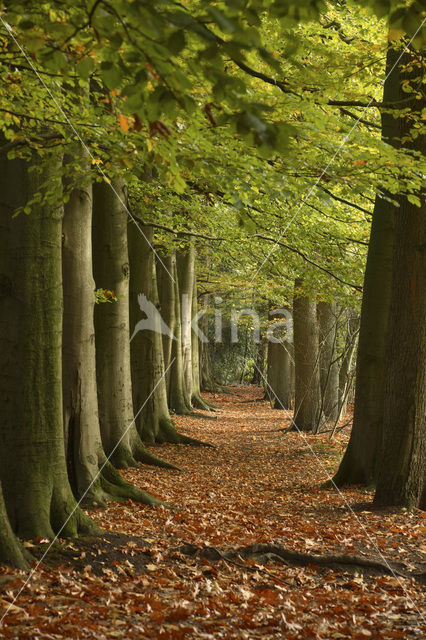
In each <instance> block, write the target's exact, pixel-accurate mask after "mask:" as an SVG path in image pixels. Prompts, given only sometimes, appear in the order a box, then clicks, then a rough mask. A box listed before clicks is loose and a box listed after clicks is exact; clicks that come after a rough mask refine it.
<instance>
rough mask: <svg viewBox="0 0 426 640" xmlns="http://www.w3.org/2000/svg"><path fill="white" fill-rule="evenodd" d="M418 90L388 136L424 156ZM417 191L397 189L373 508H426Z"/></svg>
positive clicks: (425, 312)
mask: <svg viewBox="0 0 426 640" xmlns="http://www.w3.org/2000/svg"><path fill="white" fill-rule="evenodd" d="M397 53H402V52H401V51H399V52H397ZM419 53H420V54H421V56H422V59H423V60H424V56H425V51H422V52H415V53H414V52H413V51H409V50H408V49H404V53H403V54H402V57H401V60H400V62H399V63H398V67H397V74H396V77H397V83H398V87H399V94H398V99H399V100H402V99H404V98H406V96H407V93H406V92H405V91H403V86H404V81H405V80H409V81H410V83H411V84H412V85H417V84H418V82H419V73H420V71H421V70H422V66H421V63H420V62H419ZM410 67H411V70H410ZM420 91H421V89H420ZM421 95H422V98H421V99H416V98H413V100H412V101H411V103H410V105H409V107H410V111H409V112H408V113H407V114H406V115H401V116H400V117H399V119H398V120H396V122H395V128H396V131H395V135H396V136H397V137H398V139H399V140H401V138H402V142H401V144H402V146H403V147H404V148H407V149H410V150H414V151H417V152H420V153H421V154H422V156H423V158H424V156H425V152H426V134H425V133H424V130H423V133H420V134H419V131H418V130H414V129H413V130H411V127H412V125H413V123H416V122H420V121H421V118H422V114H423V111H424V109H425V108H426V100H425V97H424V93H422V94H421ZM414 133H415V135H416V137H413V138H412V137H411V134H414ZM419 195H420V206H419V207H418V206H416V205H415V204H413V203H411V202H410V201H409V200H408V198H407V197H406V196H405V195H402V194H400V195H398V197H397V200H398V204H399V207H397V208H396V210H395V242H394V255H393V263H392V285H391V302H390V315H389V325H388V341H387V350H386V361H385V369H384V404H383V445H382V451H381V456H380V463H379V470H378V479H377V488H376V495H375V497H374V502H375V504H377V505H380V506H391V505H397V506H403V507H407V508H413V507H425V506H426V505H425V504H424V495H425V492H424V489H425V487H424V482H425V477H426V201H425V195H426V190H425V189H424V188H423V190H422V192H421V193H420V194H419Z"/></svg>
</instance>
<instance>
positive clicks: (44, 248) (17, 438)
mask: <svg viewBox="0 0 426 640" xmlns="http://www.w3.org/2000/svg"><path fill="white" fill-rule="evenodd" d="M36 162H37V167H36V166H35V164H36ZM33 164H34V166H33V167H32V169H33V170H32V171H31V172H30V171H29V164H28V163H27V162H26V161H23V160H7V159H6V158H5V157H4V156H3V157H2V158H1V159H0V189H1V193H2V197H1V202H0V214H1V215H0V224H1V229H0V242H1V250H0V261H1V262H0V273H1V274H2V282H1V290H2V291H1V293H2V298H3V299H2V305H3V310H2V314H1V320H0V323H1V324H0V327H1V331H0V354H1V359H2V362H1V367H0V371H1V403H2V415H3V421H2V429H1V436H0V437H1V446H0V455H1V461H0V462H1V464H0V474H1V482H2V485H3V494H4V500H5V504H6V508H7V513H8V515H9V520H10V525H11V527H12V530H13V531H14V533H15V534H17V535H18V536H20V537H23V538H26V537H27V538H34V537H48V538H53V536H54V535H55V533H58V532H59V531H61V535H64V536H65V535H75V534H76V533H77V532H78V531H86V532H87V531H92V532H93V531H96V530H97V527H96V526H95V525H94V524H93V523H92V522H91V520H90V519H89V518H88V517H87V516H86V515H85V514H84V513H83V512H82V511H81V510H80V508H78V507H77V504H76V501H75V498H74V496H73V493H72V491H71V487H70V483H69V480H68V474H67V467H66V462H65V449H64V436H63V420H62V410H63V407H62V364H61V360H62V268H61V254H62V251H61V248H62V217H63V207H62V199H61V198H60V197H58V194H61V193H62V185H61V177H60V176H61V164H62V158H61V157H60V156H59V155H58V154H56V155H54V156H52V157H45V158H43V159H39V158H37V159H36V158H34V162H33ZM46 185H48V188H49V192H50V198H49V199H48V200H46V201H44V202H37V203H33V206H32V211H31V215H25V214H24V213H21V214H19V215H18V216H17V217H12V215H13V213H14V211H15V210H16V209H17V207H20V206H22V205H25V203H26V202H28V201H31V199H32V198H33V197H34V196H35V194H36V193H38V192H39V191H43V189H45V188H46ZM6 536H7V533H6ZM8 537H9V538H10V536H8ZM2 544H4V542H3V543H2Z"/></svg>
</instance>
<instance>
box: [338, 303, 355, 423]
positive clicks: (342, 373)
mask: <svg viewBox="0 0 426 640" xmlns="http://www.w3.org/2000/svg"><path fill="white" fill-rule="evenodd" d="M348 314H349V317H348V319H347V327H346V337H345V346H344V348H343V354H342V361H341V363H340V369H339V416H338V419H340V418H341V417H342V416H343V415H344V414H345V413H346V404H347V399H348V394H349V390H350V388H351V386H352V378H353V374H352V373H351V369H352V361H353V357H354V353H355V347H356V341H357V333H358V328H359V317H358V315H354V313H353V311H352V310H351V309H348Z"/></svg>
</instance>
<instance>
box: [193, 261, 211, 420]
mask: <svg viewBox="0 0 426 640" xmlns="http://www.w3.org/2000/svg"><path fill="white" fill-rule="evenodd" d="M197 314H198V295H197V278H196V275H195V273H194V278H193V286H192V320H193V319H194V318H195V317H196V316H197ZM199 324H200V323H199V322H198V326H199ZM206 337H207V336H206ZM191 340H192V346H191V357H192V396H191V402H192V405H193V406H194V407H196V408H197V409H207V410H212V409H213V408H214V407H213V405H211V404H210V403H209V402H207V401H206V400H204V398H203V397H202V396H201V386H200V349H199V347H200V340H199V338H198V335H197V333H196V332H195V331H194V330H192V331H191Z"/></svg>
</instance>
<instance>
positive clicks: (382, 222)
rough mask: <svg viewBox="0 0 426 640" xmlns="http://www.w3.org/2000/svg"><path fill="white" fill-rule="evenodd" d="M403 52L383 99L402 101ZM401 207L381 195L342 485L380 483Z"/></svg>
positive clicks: (387, 125) (389, 120)
mask: <svg viewBox="0 0 426 640" xmlns="http://www.w3.org/2000/svg"><path fill="white" fill-rule="evenodd" d="M398 55H399V54H398V52H396V51H395V50H393V49H392V48H389V50H388V54H387V60H386V71H387V74H389V75H387V78H386V80H385V84H384V91H383V100H384V101H385V102H392V101H395V100H398V99H399V97H398V96H399V80H398V73H397V69H396V68H393V67H394V64H395V62H396V60H397V59H398ZM397 123H398V120H395V119H394V118H393V115H392V114H382V136H383V138H384V139H385V140H386V141H387V142H388V143H389V144H392V145H393V146H398V142H397V141H396V140H395V136H397V135H398V131H399V126H398V124H397ZM395 209H396V207H395V205H393V204H392V203H391V202H389V200H385V199H384V198H382V197H381V196H380V195H377V196H376V200H375V204H374V211H373V220H372V224H371V233H370V242H369V245H368V254H367V264H366V267H365V276H364V287H363V296H362V306H361V324H360V332H359V342H358V352H357V365H356V385H355V405H354V422H353V427H352V432H351V437H350V440H349V443H348V447H347V449H346V451H345V455H344V456H343V459H342V462H341V463H340V467H339V469H338V471H337V473H336V475H335V477H334V482H335V483H336V484H337V485H343V484H364V485H372V484H374V483H375V482H376V478H377V470H378V463H379V457H380V447H381V443H382V425H383V400H384V385H383V382H384V373H385V356H386V344H387V335H388V319H389V310H390V292H391V281H392V255H393V246H394V227H395Z"/></svg>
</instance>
